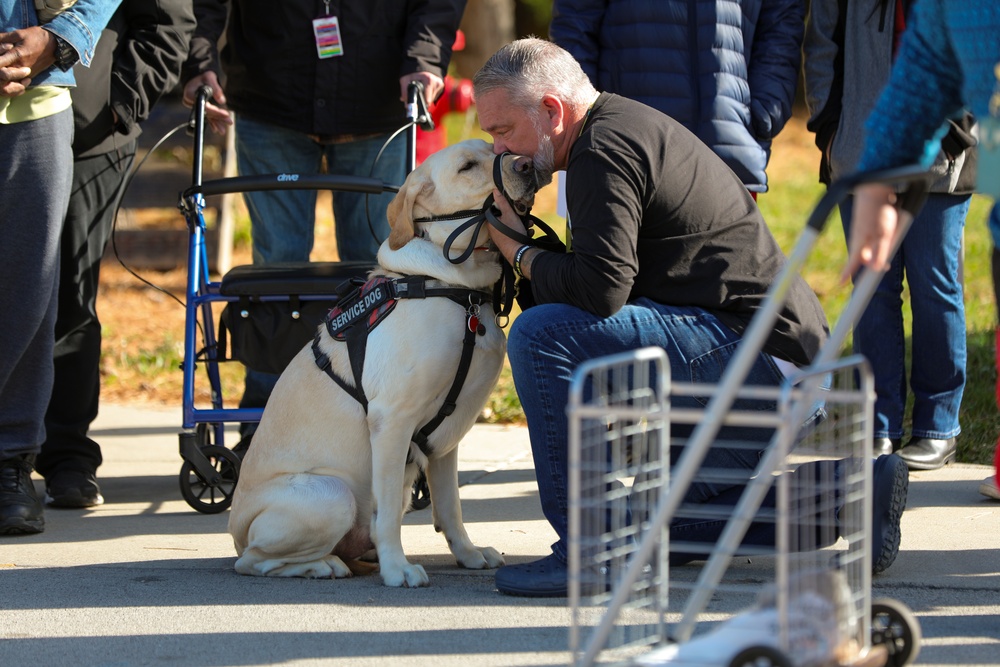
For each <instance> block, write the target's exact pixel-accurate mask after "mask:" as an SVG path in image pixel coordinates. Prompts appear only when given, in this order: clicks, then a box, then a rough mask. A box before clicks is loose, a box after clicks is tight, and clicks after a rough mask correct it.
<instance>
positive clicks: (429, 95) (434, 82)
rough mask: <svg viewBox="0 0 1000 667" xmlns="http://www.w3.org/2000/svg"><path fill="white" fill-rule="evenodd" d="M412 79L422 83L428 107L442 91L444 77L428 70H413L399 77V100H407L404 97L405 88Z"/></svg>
mask: <svg viewBox="0 0 1000 667" xmlns="http://www.w3.org/2000/svg"><path fill="white" fill-rule="evenodd" d="M414 81H416V82H417V83H422V84H423V85H424V100H425V101H426V102H427V106H428V108H429V107H430V106H431V105H432V104H434V102H435V100H437V98H438V97H440V96H441V93H443V92H444V79H442V78H441V77H439V76H437V75H435V74H431V73H430V72H414V73H413V74H407V75H406V76H401V77H399V99H400V100H401V101H403V102H409V100H408V99H407V98H406V89H407V88H408V87H409V86H410V84H411V83H413V82H414Z"/></svg>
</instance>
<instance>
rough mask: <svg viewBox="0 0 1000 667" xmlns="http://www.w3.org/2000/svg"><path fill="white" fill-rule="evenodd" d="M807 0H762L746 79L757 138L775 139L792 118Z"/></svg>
mask: <svg viewBox="0 0 1000 667" xmlns="http://www.w3.org/2000/svg"><path fill="white" fill-rule="evenodd" d="M804 22H805V0H763V2H762V4H761V9H760V15H759V16H758V19H757V28H756V33H755V35H754V38H753V45H752V50H751V53H750V61H749V62H748V63H747V80H748V83H749V85H750V99H751V102H750V117H751V124H752V127H753V131H754V137H755V138H756V139H757V140H758V141H761V142H768V141H770V140H771V139H773V138H774V137H775V136H777V134H778V133H779V132H780V131H781V128H783V127H784V126H785V123H786V122H787V121H788V119H789V118H791V117H792V105H793V103H794V102H795V88H796V86H797V85H798V80H799V63H800V61H801V48H802V31H803V26H804Z"/></svg>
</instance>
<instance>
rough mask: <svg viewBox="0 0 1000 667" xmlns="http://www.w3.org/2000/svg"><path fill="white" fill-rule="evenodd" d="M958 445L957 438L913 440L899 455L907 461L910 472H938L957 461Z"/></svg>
mask: <svg viewBox="0 0 1000 667" xmlns="http://www.w3.org/2000/svg"><path fill="white" fill-rule="evenodd" d="M957 449H958V445H957V443H956V442H955V438H948V439H947V440H934V439H931V438H911V439H910V441H909V442H908V443H906V446H904V447H903V448H902V449H900V450H899V451H898V452H896V453H897V454H899V456H900V458H902V459H903V460H904V461H906V465H908V466H909V467H910V470H937V469H938V468H940V467H942V466H944V465H947V464H948V463H951V462H952V461H954V460H955V452H956V450H957Z"/></svg>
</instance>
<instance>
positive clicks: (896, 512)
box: [872, 454, 910, 574]
mask: <svg viewBox="0 0 1000 667" xmlns="http://www.w3.org/2000/svg"><path fill="white" fill-rule="evenodd" d="M909 488H910V471H909V469H908V468H907V465H906V461H904V460H903V459H902V458H900V457H899V455H897V454H888V455H883V456H880V457H878V458H877V459H875V464H874V465H873V467H872V515H873V516H872V574H878V573H880V572H884V571H885V570H887V569H888V568H889V566H890V565H892V563H893V561H895V560H896V556H897V555H898V554H899V541H900V538H901V537H902V533H901V532H900V528H899V522H900V520H901V519H902V517H903V510H904V509H906V494H907V491H908V490H909Z"/></svg>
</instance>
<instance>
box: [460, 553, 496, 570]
mask: <svg viewBox="0 0 1000 667" xmlns="http://www.w3.org/2000/svg"><path fill="white" fill-rule="evenodd" d="M455 558H456V559H457V560H458V564H459V565H461V566H462V567H464V568H466V569H467V570H488V569H494V568H498V567H500V566H501V565H503V556H501V555H500V552H499V551H497V550H496V549H494V548H493V547H483V548H482V549H480V548H478V547H475V548H473V549H472V550H470V551H469V553H467V554H464V555H462V556H459V555H458V554H455Z"/></svg>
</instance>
